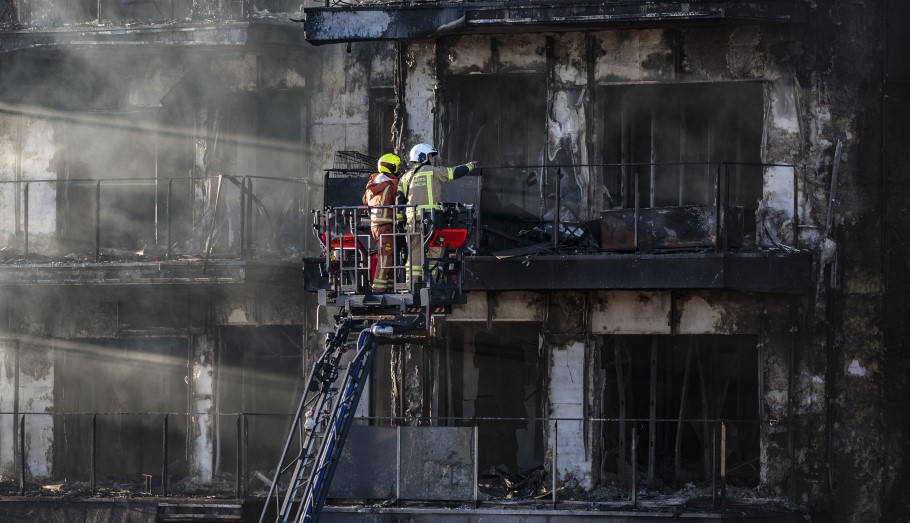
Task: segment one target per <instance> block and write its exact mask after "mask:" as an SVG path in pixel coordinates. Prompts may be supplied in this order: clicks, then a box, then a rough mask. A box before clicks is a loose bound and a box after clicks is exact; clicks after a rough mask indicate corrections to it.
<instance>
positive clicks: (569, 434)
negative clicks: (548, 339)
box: [547, 340, 592, 490]
mask: <svg viewBox="0 0 910 523" xmlns="http://www.w3.org/2000/svg"><path fill="white" fill-rule="evenodd" d="M585 372H586V371H585V344H584V341H582V340H572V341H568V342H563V343H559V344H558V345H555V346H554V345H551V351H550V380H549V391H548V394H549V400H550V401H549V403H550V419H551V422H550V425H549V427H548V431H549V437H548V441H547V447H548V449H549V454H550V455H551V456H552V453H553V452H555V453H556V473H557V484H558V485H561V486H564V487H565V488H568V489H573V488H582V489H585V490H589V489H590V488H591V483H592V460H591V457H590V453H588V452H587V450H586V441H585V432H586V430H585V423H584V417H585V409H584V405H585ZM554 425H555V429H556V430H555V432H554Z"/></svg>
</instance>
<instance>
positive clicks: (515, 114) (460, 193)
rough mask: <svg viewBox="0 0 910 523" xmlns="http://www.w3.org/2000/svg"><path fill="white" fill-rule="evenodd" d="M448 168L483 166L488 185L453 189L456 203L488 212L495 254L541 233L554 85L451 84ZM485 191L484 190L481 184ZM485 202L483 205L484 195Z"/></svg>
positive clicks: (470, 181) (473, 79)
mask: <svg viewBox="0 0 910 523" xmlns="http://www.w3.org/2000/svg"><path fill="white" fill-rule="evenodd" d="M445 86H446V88H445V93H444V96H445V100H444V102H445V103H444V104H443V107H444V108H445V109H444V112H443V114H442V115H441V117H440V121H441V122H443V128H444V130H445V133H444V136H445V140H444V142H443V143H441V144H437V146H439V147H440V153H441V155H442V157H443V161H444V164H445V165H452V164H457V163H461V162H466V161H468V160H479V161H482V162H483V166H484V167H483V169H484V171H483V177H482V178H480V179H477V178H474V177H467V178H463V179H461V180H458V181H456V182H453V183H450V184H446V186H445V187H444V189H443V191H444V197H445V198H446V199H447V200H450V201H463V202H469V203H472V202H476V203H479V205H480V211H481V213H482V216H483V222H484V225H485V226H486V227H485V229H489V230H493V231H496V232H490V233H486V234H484V235H482V236H481V238H480V243H481V245H482V246H484V247H486V246H487V244H489V243H491V242H492V248H497V246H498V245H499V244H503V245H508V246H514V242H505V243H503V240H507V239H508V238H509V237H513V238H514V237H517V236H518V232H519V231H521V230H523V229H527V228H529V227H530V226H533V225H536V224H537V222H538V221H539V219H540V216H541V214H542V208H541V207H542V198H541V194H540V192H541V184H539V183H537V173H538V172H539V171H540V169H539V168H537V167H534V166H539V165H542V164H543V163H544V161H545V158H544V153H545V147H546V92H547V90H546V83H545V78H544V77H543V76H540V75H501V76H499V75H471V76H450V77H448V78H446V80H445ZM478 183H479V184H481V187H478V186H477V184H478ZM479 189H480V191H479V192H480V199H479V202H478V201H477V200H478V190H479Z"/></svg>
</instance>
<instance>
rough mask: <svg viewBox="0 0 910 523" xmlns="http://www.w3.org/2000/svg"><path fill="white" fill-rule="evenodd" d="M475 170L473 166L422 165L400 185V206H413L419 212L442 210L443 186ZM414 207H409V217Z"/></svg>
mask: <svg viewBox="0 0 910 523" xmlns="http://www.w3.org/2000/svg"><path fill="white" fill-rule="evenodd" d="M473 169H474V165H473V164H470V163H468V164H465V165H459V166H457V167H440V166H432V165H429V164H420V165H418V166H417V167H415V168H413V169H411V170H409V171H408V172H406V173H405V174H404V176H402V177H401V181H400V182H399V183H398V204H399V205H413V206H416V209H417V210H418V211H421V210H423V209H440V208H441V206H440V205H439V201H440V199H439V197H440V196H441V195H442V184H443V182H447V181H449V180H455V179H458V178H461V177H462V176H464V175H466V174H468V173H469V172H471V171H472V170H473ZM412 209H414V207H408V216H410V215H411V213H412V212H413V210H412Z"/></svg>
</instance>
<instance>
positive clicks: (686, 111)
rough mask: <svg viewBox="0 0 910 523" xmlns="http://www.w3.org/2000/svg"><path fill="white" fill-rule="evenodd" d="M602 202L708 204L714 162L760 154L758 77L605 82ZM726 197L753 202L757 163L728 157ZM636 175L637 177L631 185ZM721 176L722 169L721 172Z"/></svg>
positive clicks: (754, 158) (610, 205)
mask: <svg viewBox="0 0 910 523" xmlns="http://www.w3.org/2000/svg"><path fill="white" fill-rule="evenodd" d="M598 100H600V101H601V103H602V105H603V111H604V112H603V122H604V128H603V142H602V143H603V146H602V154H603V159H604V163H606V164H626V165H619V166H614V165H609V166H607V167H606V168H605V170H604V174H603V189H604V191H603V192H604V194H603V204H602V208H603V209H604V210H610V209H623V208H632V207H635V201H636V189H637V194H638V198H637V199H638V206H639V207H667V206H684V205H713V204H714V200H715V192H716V191H715V187H714V184H715V177H716V175H717V164H718V163H719V162H733V163H738V164H757V163H758V162H759V161H760V159H761V138H762V126H763V118H762V114H763V112H762V108H763V104H764V97H763V90H762V85H761V84H760V83H758V82H737V83H714V84H661V85H631V86H625V85H624V86H605V87H602V88H601V91H600V92H599V93H598ZM729 169H730V175H729V176H730V186H729V192H730V205H734V206H742V207H745V208H747V209H752V210H754V208H755V207H756V202H757V201H758V200H759V199H760V198H761V188H762V179H761V176H762V171H761V169H760V168H759V167H758V166H756V165H730V167H729ZM636 177H637V180H638V185H637V188H636V183H635V182H636ZM721 179H722V180H723V177H722V178H721Z"/></svg>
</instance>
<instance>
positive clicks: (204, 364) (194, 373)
mask: <svg viewBox="0 0 910 523" xmlns="http://www.w3.org/2000/svg"><path fill="white" fill-rule="evenodd" d="M214 392H215V341H214V339H213V337H212V336H211V335H199V336H192V337H191V338H190V401H189V405H190V413H191V415H190V427H189V431H190V434H191V438H190V448H189V467H190V476H191V477H192V478H193V479H194V480H195V481H198V482H201V483H210V482H211V481H212V477H213V471H214V464H215V415H216V412H215V401H214V397H215V396H214Z"/></svg>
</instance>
